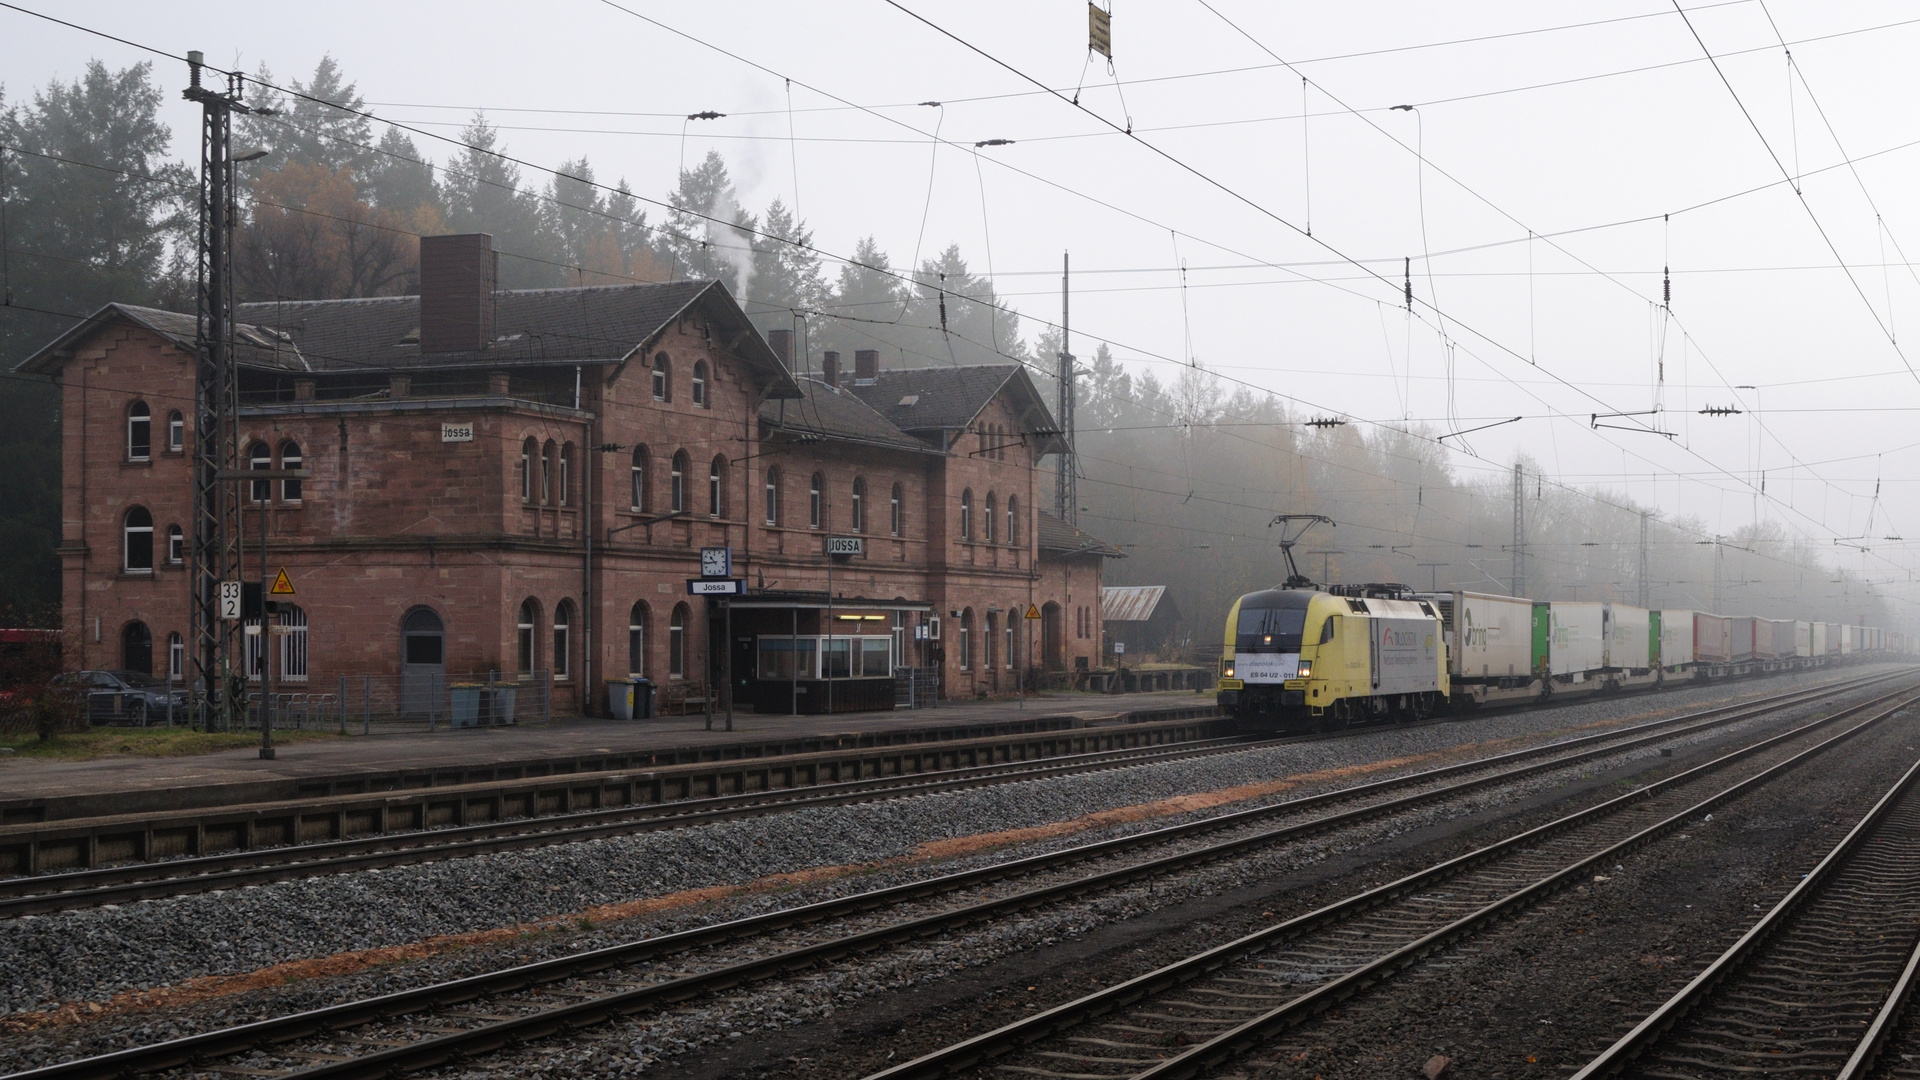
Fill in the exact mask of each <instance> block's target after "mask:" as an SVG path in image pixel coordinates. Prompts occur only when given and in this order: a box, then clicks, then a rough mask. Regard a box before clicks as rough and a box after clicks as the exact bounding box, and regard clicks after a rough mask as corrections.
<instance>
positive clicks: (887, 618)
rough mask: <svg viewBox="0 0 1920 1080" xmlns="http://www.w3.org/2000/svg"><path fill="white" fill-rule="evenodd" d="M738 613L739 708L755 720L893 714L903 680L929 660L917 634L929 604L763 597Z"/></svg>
mask: <svg viewBox="0 0 1920 1080" xmlns="http://www.w3.org/2000/svg"><path fill="white" fill-rule="evenodd" d="M732 608H733V612H732V622H733V641H732V643H731V647H732V649H733V671H734V679H735V687H734V691H735V700H736V701H750V702H751V703H752V704H753V708H754V711H755V712H760V713H788V714H818V713H829V712H864V711H868V710H876V709H891V708H893V704H894V699H895V686H896V681H897V679H898V678H900V677H901V675H902V672H903V671H909V670H910V669H913V668H916V667H920V666H924V665H925V663H926V662H927V660H928V658H926V657H923V656H920V655H919V653H922V652H925V651H926V650H925V649H924V648H922V647H921V646H920V644H919V643H918V642H917V641H916V637H915V634H914V627H915V626H916V625H918V624H919V623H920V621H921V620H923V619H924V618H925V617H926V616H927V615H928V614H930V612H931V605H929V604H927V603H925V602H924V601H922V602H915V601H910V600H905V599H892V600H874V599H868V598H864V597H834V598H833V599H832V600H831V601H829V600H828V598H827V597H826V596H825V595H823V594H808V593H785V594H766V593H759V594H748V596H747V597H745V598H742V599H740V600H736V601H734V602H733V604H732Z"/></svg>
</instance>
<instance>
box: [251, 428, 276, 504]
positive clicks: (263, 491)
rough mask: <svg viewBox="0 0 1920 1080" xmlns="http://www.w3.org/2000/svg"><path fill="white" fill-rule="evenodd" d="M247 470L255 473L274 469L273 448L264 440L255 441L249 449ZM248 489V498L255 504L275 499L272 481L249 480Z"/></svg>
mask: <svg viewBox="0 0 1920 1080" xmlns="http://www.w3.org/2000/svg"><path fill="white" fill-rule="evenodd" d="M247 468H249V469H253V470H255V471H264V470H266V469H271V468H273V448H272V447H271V446H268V445H267V444H266V442H265V441H263V440H259V439H256V440H254V442H253V444H252V445H251V446H249V447H248V448H247ZM247 487H248V488H249V491H248V493H247V497H248V498H250V499H252V500H253V501H254V502H257V503H263V502H266V501H267V500H268V499H270V498H272V497H273V481H271V480H249V481H247Z"/></svg>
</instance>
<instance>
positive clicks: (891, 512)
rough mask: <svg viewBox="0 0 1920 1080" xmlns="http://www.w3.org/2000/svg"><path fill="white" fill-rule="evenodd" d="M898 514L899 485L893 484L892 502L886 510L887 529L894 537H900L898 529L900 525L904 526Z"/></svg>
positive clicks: (899, 511)
mask: <svg viewBox="0 0 1920 1080" xmlns="http://www.w3.org/2000/svg"><path fill="white" fill-rule="evenodd" d="M900 513H901V510H900V485H899V484H895V485H893V501H892V502H891V504H890V505H889V506H888V509H887V521H888V525H889V527H890V529H891V530H892V532H893V535H895V536H899V535H900V527H901V525H902V524H904V523H903V522H902V521H901V519H900Z"/></svg>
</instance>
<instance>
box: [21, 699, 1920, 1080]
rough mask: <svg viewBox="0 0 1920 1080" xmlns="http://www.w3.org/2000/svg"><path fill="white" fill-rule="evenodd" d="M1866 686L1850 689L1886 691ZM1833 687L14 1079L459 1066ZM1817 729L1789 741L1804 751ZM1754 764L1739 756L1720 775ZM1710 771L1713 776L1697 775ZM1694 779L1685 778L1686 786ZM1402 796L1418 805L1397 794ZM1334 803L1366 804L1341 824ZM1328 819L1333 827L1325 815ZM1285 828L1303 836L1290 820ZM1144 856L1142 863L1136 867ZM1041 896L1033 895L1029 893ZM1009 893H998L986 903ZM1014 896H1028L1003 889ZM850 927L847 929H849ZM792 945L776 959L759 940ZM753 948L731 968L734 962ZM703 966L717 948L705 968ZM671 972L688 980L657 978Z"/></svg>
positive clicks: (362, 1072) (1344, 812) (1774, 707)
mask: <svg viewBox="0 0 1920 1080" xmlns="http://www.w3.org/2000/svg"><path fill="white" fill-rule="evenodd" d="M1881 681H1883V680H1882V679H1873V680H1863V681H1861V682H1860V683H1856V684H1853V685H1852V686H1851V687H1850V688H1852V689H1858V688H1860V687H1861V686H1865V685H1874V684H1877V683H1879V682H1881ZM1911 691H1912V688H1905V689H1902V690H1900V691H1897V692H1895V693H1894V694H1890V695H1883V696H1882V697H1880V698H1877V699H1875V700H1874V701H1871V702H1868V703H1866V704H1864V705H1860V706H1855V707H1853V708H1851V709H1848V710H1844V711H1842V712H1839V713H1836V714H1834V715H1833V716H1830V717H1827V718H1825V719H1822V720H1818V721H1815V722H1814V723H1813V724H1811V725H1808V727H1820V726H1825V725H1828V724H1831V723H1834V722H1836V721H1838V720H1840V719H1842V718H1844V717H1846V716H1849V715H1852V714H1854V713H1856V712H1858V711H1860V710H1861V709H1868V708H1872V707H1874V706H1876V705H1885V704H1886V703H1887V702H1888V701H1890V700H1892V699H1893V698H1902V699H1903V700H1904V699H1906V698H1908V696H1909V695H1910V694H1911ZM1834 692H1835V688H1833V687H1822V688H1819V689H1818V690H1813V691H1803V692H1799V693H1795V694H1788V695H1779V696H1777V697H1775V698H1772V699H1768V700H1766V701H1764V702H1750V703H1746V704H1743V705H1739V706H1725V707H1721V708H1717V709H1711V710H1706V711H1704V712H1701V713H1694V714H1689V715H1686V716H1681V717H1674V718H1669V719H1666V720H1659V721H1650V722H1647V723H1644V724H1639V725H1634V726H1632V727H1630V728H1626V729H1617V730H1615V731H1611V732H1605V733H1600V734H1595V735H1590V736H1584V737H1581V738H1577V739H1572V740H1567V741H1564V742H1561V743H1556V744H1551V745H1549V746H1545V747H1536V748H1530V749H1527V750H1521V751H1514V752H1512V753H1508V754H1503V755H1498V756H1495V757H1492V758H1486V759H1480V760H1476V761H1469V762H1463V763H1460V764H1457V765H1451V766H1446V767H1443V768H1438V769H1433V770H1428V771H1426V772H1422V773H1417V774H1412V775H1409V776H1404V777H1396V778H1392V779H1388V780H1382V781H1377V782H1375V783H1371V784H1366V785H1360V786H1357V787H1354V788H1348V789H1342V790H1339V791H1333V792H1327V793H1323V794H1320V795H1313V796H1306V797H1303V798H1299V799H1295V800H1290V801H1288V802H1284V803H1278V804H1274V805H1271V806H1263V807H1256V808H1252V809H1248V810H1242V811H1238V812H1235V813H1229V814H1224V815H1220V816H1218V817H1214V818H1208V819H1203V820H1199V821H1193V822H1187V823H1183V824H1180V825H1174V826H1167V827H1163V828H1160V829H1156V830H1151V831H1148V832H1143V833H1138V834H1134V835H1131V836H1125V837H1120V838H1116V839H1110V840H1105V841H1099V842H1095V843H1090V844H1085V845H1081V846H1078V847H1075V848H1070V849H1065V850H1062V851H1056V852H1051V853H1047V854H1043V855H1037V856H1032V857H1029V858H1025V859H1019V860H1015V861H1011V862H1007V863H1002V864H997V865H992V866H986V867H981V868H978V869H974V870H968V871H963V872H959V873H953V874H948V875H946V876H943V877H938V878H933V879H929V880H925V881H919V882H911V883H908V884H905V885H899V886H894V887H891V888H886V889H880V890H874V891H872V892H867V893H861V894H856V895H852V896H847V897H841V898H837V899H833V900H828V901H822V902H819V903H815V904H811V905H806V906H803V907H797V908H792V909H787V910H784V911H777V912H771V913H768V914H765V915H758V916H753V917H750V918H745V919H740V920H736V921H733V922H729V923H722V924H718V925H714V926H708V927H702V928H699V929H695V930H690V931H686V932H682V933H678V934H671V935H666V936H662V937H656V938H649V939H645V940H641V941H636V942H631V943H627V944H622V945H617V946H612V947H609V948H605V949H600V950H596V951H593V952H587V953H580V954H574V955H571V956H565V957H558V958H554V959H551V960H546V961H542V962H539V963H534V964H528V965H524V966H521V967H516V968H510V969H506V970H502V971H496V972H490V973H486V974H483V975H478V976H474V977H471V978H467V979H462V980H457V981H454V982H449V983H440V984H435V985H431V986H424V987H419V988H416V989H412V990H406V991H401V992H399V993H395V994H390V995H387V996H384V997H380V998H374V999H368V1000H361V1001H354V1002H348V1003H345V1004H341V1005H336V1006H332V1007H328V1008H324V1009H319V1010H314V1011H311V1012H306V1013H300V1014H295V1015H290V1016H284V1017H278V1018H274V1019H271V1020H266V1021H261V1022H258V1023H254V1024H249V1025H244V1026H240V1027H235V1028H227V1029H221V1030H216V1031H209V1032H205V1033H202V1034H198V1035H193V1036H188V1037H185V1038H182V1039H176V1040H172V1041H170V1042H164V1043H156V1044H152V1045H149V1046H142V1047H135V1048H131V1049H128V1050H123V1051H120V1052H117V1053H112V1054H107V1055H103V1056H100V1057H94V1058H88V1059H84V1060H79V1061H72V1062H67V1063H63V1064H59V1065H53V1066H48V1067H46V1068H42V1069H37V1070H34V1071H32V1072H28V1073H21V1074H17V1075H18V1076H19V1077H21V1078H22V1080H24V1078H25V1077H35V1078H38V1080H50V1078H53V1077H62V1078H78V1077H116V1076H128V1075H138V1074H142V1073H152V1072H158V1071H162V1070H167V1069H171V1068H176V1067H179V1066H182V1065H188V1064H204V1063H206V1062H210V1061H222V1062H226V1064H223V1065H221V1066H220V1067H221V1068H222V1069H224V1070H233V1069H242V1070H246V1071H248V1072H249V1073H259V1072H265V1073H268V1074H273V1073H279V1072H285V1073H289V1074H291V1073H296V1072H297V1073H299V1074H300V1075H303V1076H336V1077H346V1076H386V1075H395V1074H398V1073H404V1072H408V1071H412V1070H416V1069H420V1068H426V1067H431V1066H434V1065H437V1064H441V1063H444V1062H447V1061H450V1060H454V1059H457V1058H465V1057H468V1056H471V1055H476V1054H484V1053H488V1052H492V1051H497V1050H499V1049H501V1048H503V1047H507V1046H512V1045H517V1044H520V1043H524V1042H526V1041H529V1040H534V1039H539V1038H543V1037H547V1036H552V1035H555V1034H560V1033H564V1032H566V1031H570V1030H574V1029H577V1028H580V1027H584V1026H588V1025H592V1024H595V1023H599V1022H603V1021H606V1020H609V1019H612V1018H615V1017H619V1016H624V1015H630V1014H633V1013H637V1012H643V1011H646V1010H649V1009H653V1008H657V1007H659V1006H661V1005H666V1004H670V1003H673V1002H677V1001H682V1000H686V999H688V998H692V997H696V996H698V995H702V994H707V993H711V992H713V991H716V990H725V989H729V988H732V987H736V986H739V985H742V984H745V983H750V982H753V981H755V980H759V979H765V978H769V977H773V976H777V975H782V974H786V973H790V972H795V971H801V970H805V969H808V968H811V967H814V966H817V965H820V964H823V963H829V962H832V961H835V960H839V959H843V958H846V957H850V956H856V955H860V954H863V953H867V952H871V951H874V950H878V949H884V948H887V947H889V946H892V945H897V944H901V943H904V942H910V941H913V940H915V939H919V938H924V937H927V936H930V935H934V934H939V933H942V932H946V931H951V930H954V929H958V928H963V927H966V926H968V925H972V924H976V923H980V922H986V921H991V920H994V919H1001V918H1006V917H1009V916H1013V915H1017V914H1018V913H1021V912H1024V911H1027V910H1031V909H1034V908H1037V907H1041V906H1044V905H1047V904H1053V903H1057V902H1059V901H1061V900H1066V899H1071V898H1073V897H1077V896H1082V895H1086V894H1090V893H1098V892H1101V891H1109V890H1112V889H1115V888H1119V887H1122V886H1125V885H1127V884H1130V883H1133V882H1137V881H1142V880H1147V879H1151V878H1155V877H1161V876H1165V875H1168V874H1173V873H1177V872H1179V871H1181V870H1185V869H1189V868H1192V867H1196V866H1201V865H1205V864H1207V863H1211V862H1216V861H1219V860H1223V859H1230V858H1234V857H1237V856H1241V855H1244V854H1246V853H1248V852H1251V851H1253V850H1255V849H1257V848H1260V847H1265V846H1271V845H1275V844H1280V843H1285V842H1288V841H1292V840H1297V839H1301V838H1304V837H1307V836H1310V835H1313V834H1316V833H1321V832H1326V831H1329V830H1332V829H1337V828H1340V827H1342V826H1346V825H1351V824H1355V823H1359V822H1363V821H1366V820H1369V819H1372V818H1377V817H1381V816H1386V815H1391V814H1394V813H1397V812H1401V811H1404V810H1408V809H1412V808H1415V807H1418V806H1421V805H1423V804H1431V803H1435V802H1443V801H1445V800H1448V799H1453V798H1457V797H1459V796H1460V795H1462V794H1465V793H1468V792H1471V791H1473V790H1477V789H1481V788H1487V787H1493V786H1498V785H1501V784H1508V783H1512V782H1515V781H1517V780H1521V779H1524V778H1526V777H1528V776H1532V775H1535V774H1538V773H1542V772H1548V771H1552V770H1556V769H1562V768H1566V767H1569V766H1572V765H1578V764H1581V763H1583V762H1586V761H1590V760H1594V759H1596V758H1603V757H1607V756H1611V755H1614V754H1618V753H1622V752H1625V751H1628V750H1631V749H1635V748H1640V747H1645V746H1648V745H1652V744H1657V743H1660V742H1663V741H1670V740H1673V739H1676V738H1681V737H1685V736H1687V735H1690V734H1693V733H1698V732H1704V731H1709V730H1711V729H1713V728H1717V727H1722V726H1726V725H1730V724H1735V723H1739V722H1742V721H1745V720H1748V719H1753V718H1756V717H1761V716H1765V715H1767V714H1769V713H1772V712H1776V711H1779V710H1782V709H1787V708H1792V707H1794V706H1797V705H1803V704H1806V703H1807V702H1808V701H1810V700H1811V699H1813V698H1814V697H1817V696H1825V695H1831V694H1832V693H1834ZM1808 727H1803V728H1799V729H1795V731H1794V732H1791V733H1789V734H1788V735H1786V736H1777V737H1774V738H1773V739H1771V740H1768V741H1766V742H1763V743H1760V744H1757V745H1758V746H1759V747H1765V746H1767V745H1771V744H1772V743H1773V742H1777V741H1779V740H1780V739H1782V738H1801V737H1804V736H1805V732H1806V731H1807V730H1808ZM1753 752H1756V750H1755V749H1753V748H1750V749H1748V750H1744V751H1739V752H1736V753H1735V754H1733V755H1730V756H1728V757H1727V758H1723V759H1720V761H1719V762H1716V763H1715V764H1716V765H1723V764H1725V763H1728V762H1729V761H1732V760H1737V759H1739V758H1741V757H1742V756H1744V755H1746V754H1750V753H1753ZM1703 768H1704V767H1703ZM1688 775H1691V774H1688ZM1405 789H1414V790H1411V791H1408V792H1407V793H1404V794H1401V793H1400V792H1402V791H1403V790H1405ZM1340 803H1358V804H1359V805H1355V806H1350V807H1347V808H1346V809H1337V810H1336V809H1331V808H1333V807H1335V806H1336V805H1337V804H1340ZM1321 810H1329V811H1330V812H1327V813H1317V812H1318V811H1321ZM1289 819H1291V820H1289ZM1218 832H1225V833H1227V834H1229V835H1227V836H1225V837H1224V838H1222V839H1219V840H1216V841H1213V842H1204V843H1201V844H1199V845H1198V846H1190V847H1185V848H1182V849H1179V850H1174V851H1172V852H1170V853H1160V854H1154V853H1153V851H1152V849H1153V848H1155V847H1162V846H1166V845H1170V844H1177V843H1178V842H1181V841H1189V840H1193V839H1196V838H1202V837H1204V836H1205V835H1206V834H1208V833H1218ZM1140 853H1145V854H1146V855H1147V856H1148V857H1146V858H1132V859H1129V858H1128V856H1137V855H1138V854H1140ZM1036 878H1038V879H1041V883H1040V884H1033V880H1034V879H1036ZM996 886H999V887H1001V891H999V892H998V894H997V895H988V896H987V898H985V899H978V897H980V896H982V895H985V894H987V893H989V892H991V891H993V890H994V888H995V887H996ZM1006 886H1016V887H1015V888H1012V889H1006V888H1005V887H1006ZM849 923H850V924H852V925H847V924H849ZM775 934H781V935H788V936H790V937H792V938H796V939H802V940H797V941H789V940H785V939H783V940H782V942H781V947H780V948H777V949H772V950H770V949H768V948H767V947H766V944H765V943H764V942H763V941H761V940H759V939H763V938H766V937H769V936H771V935H775ZM736 945H743V946H744V947H741V948H735V949H734V950H733V953H732V954H729V953H728V951H727V947H729V946H736ZM695 950H711V951H710V952H707V953H704V954H701V955H698V956H693V955H686V954H692V953H694V951H695ZM667 958H675V962H676V964H678V965H679V966H681V967H689V968H699V969H700V970H696V971H693V972H691V973H687V974H664V973H661V972H658V971H649V970H646V968H645V965H648V964H651V963H653V962H655V961H660V960H663V959H667Z"/></svg>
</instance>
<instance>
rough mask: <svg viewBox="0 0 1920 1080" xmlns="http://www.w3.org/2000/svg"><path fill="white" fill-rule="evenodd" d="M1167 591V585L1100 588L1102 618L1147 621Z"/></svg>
mask: <svg viewBox="0 0 1920 1080" xmlns="http://www.w3.org/2000/svg"><path fill="white" fill-rule="evenodd" d="M1166 593H1167V587H1166V586H1165V585H1108V586H1106V587H1105V588H1102V589H1101V590H1100V620H1101V621H1102V622H1146V621H1147V620H1148V619H1151V618H1153V609H1154V608H1156V607H1159V606H1160V598H1161V597H1162V596H1165V595H1166Z"/></svg>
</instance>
